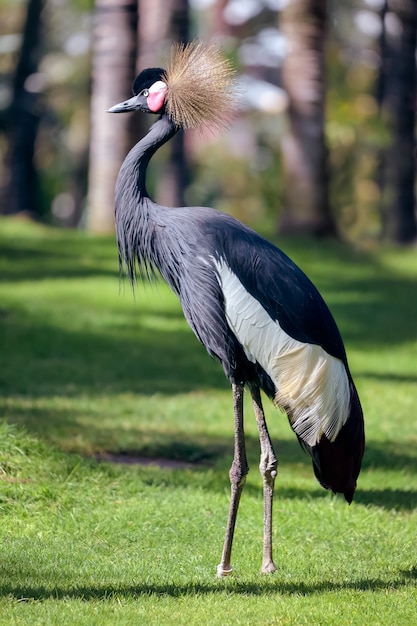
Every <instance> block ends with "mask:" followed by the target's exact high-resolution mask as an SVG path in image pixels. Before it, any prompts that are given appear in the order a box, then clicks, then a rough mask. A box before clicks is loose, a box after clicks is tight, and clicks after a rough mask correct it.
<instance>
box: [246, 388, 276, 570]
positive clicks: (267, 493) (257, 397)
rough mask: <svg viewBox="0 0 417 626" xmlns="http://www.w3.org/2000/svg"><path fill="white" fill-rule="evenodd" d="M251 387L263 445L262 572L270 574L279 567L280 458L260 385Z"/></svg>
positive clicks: (260, 466) (261, 469) (260, 439)
mask: <svg viewBox="0 0 417 626" xmlns="http://www.w3.org/2000/svg"><path fill="white" fill-rule="evenodd" d="M249 389H250V392H251V396H252V402H253V408H254V411H255V417H256V422H257V424H258V430H259V441H260V445H261V460H260V463H259V470H260V472H261V474H262V478H263V483H264V545H263V555H262V567H261V573H262V574H269V573H271V572H275V571H276V569H277V568H276V567H275V564H274V561H273V558H272V504H273V499H274V484H275V478H276V475H277V473H278V460H277V458H276V456H275V452H274V449H273V447H272V442H271V438H270V436H269V432H268V427H267V425H266V420H265V414H264V410H263V407H262V400H261V393H260V391H259V387H258V386H257V385H249Z"/></svg>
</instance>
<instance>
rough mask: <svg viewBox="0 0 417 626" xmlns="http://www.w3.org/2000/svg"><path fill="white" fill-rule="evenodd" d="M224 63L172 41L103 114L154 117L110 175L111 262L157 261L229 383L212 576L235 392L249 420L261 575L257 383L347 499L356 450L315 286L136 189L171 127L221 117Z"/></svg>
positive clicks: (340, 372)
mask: <svg viewBox="0 0 417 626" xmlns="http://www.w3.org/2000/svg"><path fill="white" fill-rule="evenodd" d="M232 84H233V71H232V70H231V67H230V65H229V63H228V62H227V61H226V60H225V59H224V58H223V57H222V55H221V53H220V52H219V51H218V50H217V49H216V48H214V47H212V46H206V45H204V44H202V43H196V42H194V43H191V44H189V45H187V46H174V47H173V53H172V57H171V61H170V65H169V67H168V69H167V70H163V69H161V68H151V69H146V70H144V71H142V72H141V73H140V74H139V76H138V77H137V78H136V80H135V82H134V86H133V93H134V96H133V97H132V98H130V99H129V100H127V101H126V102H122V103H120V104H117V105H115V106H114V107H112V108H111V109H110V112H111V113H122V112H127V111H143V112H145V113H156V114H157V115H159V119H158V120H157V121H156V122H155V124H154V125H153V126H152V127H151V128H150V130H149V132H148V133H147V135H146V136H145V137H144V138H143V139H142V140H141V141H139V143H137V144H136V146H135V147H134V148H133V149H132V150H131V151H130V152H129V154H128V155H127V157H126V159H125V161H124V163H123V165H122V167H121V169H120V173H119V176H118V179H117V183H116V194H115V204H116V233H117V243H118V248H119V260H120V264H121V268H122V269H125V270H126V271H127V274H128V276H129V278H130V280H131V281H132V283H134V281H135V279H136V276H137V273H138V271H140V269H141V268H144V269H145V272H146V273H147V274H148V276H150V275H152V273H153V272H154V271H155V270H157V271H159V272H160V274H161V275H162V277H163V278H164V279H165V281H166V282H167V283H168V285H169V286H170V287H171V289H172V290H173V291H174V293H175V294H176V295H177V296H178V298H179V300H180V303H181V306H182V309H183V312H184V316H185V319H186V320H187V322H188V324H189V325H190V327H191V328H192V330H193V331H194V333H195V335H196V336H197V338H198V339H199V341H200V342H201V343H202V344H203V345H204V346H205V348H206V350H207V351H208V353H209V354H210V355H212V356H214V357H216V358H217V359H218V360H219V361H220V363H221V364H222V366H223V369H224V372H225V374H226V377H227V378H228V379H229V381H230V383H231V385H232V391H233V409H234V429H235V439H234V457H233V462H232V466H231V469H230V474H229V475H230V482H231V500H230V509H229V516H228V521H227V527H226V535H225V540H224V547H223V553H222V557H221V561H220V564H219V566H218V568H217V575H218V576H219V577H221V576H225V575H227V574H229V573H230V572H231V571H232V566H231V551H232V541H233V533H234V528H235V522H236V516H237V511H238V506H239V500H240V496H241V493H242V489H243V486H244V483H245V479H246V475H247V473H248V469H249V468H248V462H247V458H246V451H245V438H244V430H243V393H244V389H245V387H247V388H248V389H249V391H250V394H251V396H252V401H253V407H254V411H255V417H256V421H257V425H258V429H259V439H260V448H261V457H260V466H259V467H260V471H261V474H262V477H263V485H264V547H263V558H262V568H261V572H262V573H268V572H273V571H275V569H276V567H275V565H274V561H273V558H272V501H273V491H274V481H275V477H276V475H277V468H278V461H277V458H276V455H275V453H274V450H273V447H272V443H271V439H270V436H269V433H268V428H267V424H266V421H265V416H264V411H263V408H262V402H261V393H260V392H261V390H263V391H264V392H265V394H266V395H267V396H268V397H269V398H271V399H272V400H273V402H274V403H275V404H276V405H277V406H278V407H279V408H281V409H283V410H285V411H286V413H287V415H288V419H289V423H290V426H291V428H292V430H293V431H294V432H295V434H296V436H297V438H298V440H299V442H300V444H301V446H302V447H303V448H304V450H305V451H306V452H308V453H309V454H310V456H311V458H312V462H313V469H314V473H315V475H316V478H317V480H318V481H319V483H320V484H321V485H322V486H323V487H324V488H325V489H330V490H331V491H333V492H335V493H342V494H344V496H345V498H346V500H347V501H348V502H349V503H350V502H351V501H352V498H353V494H354V492H355V489H356V480H357V477H358V475H359V471H360V467H361V462H362V457H363V452H364V425H363V415H362V409H361V404H360V401H359V397H358V394H357V392H356V388H355V385H354V383H353V380H352V376H351V374H350V371H349V367H348V363H347V359H346V353H345V349H344V345H343V341H342V339H341V336H340V333H339V330H338V328H337V326H336V323H335V321H334V319H333V317H332V315H331V313H330V311H329V309H328V308H327V306H326V304H325V303H324V301H323V299H322V297H321V296H320V294H319V293H318V291H317V289H316V288H315V287H314V285H313V284H312V283H311V282H310V280H309V279H308V278H307V277H306V276H305V274H304V273H303V272H302V271H301V270H300V269H299V268H298V267H297V266H296V265H295V264H294V263H293V262H292V261H291V260H290V259H289V258H288V257H287V256H286V255H285V254H284V253H283V252H282V251H281V250H279V249H278V248H276V247H275V246H274V245H272V244H271V243H269V242H268V241H267V240H265V239H263V238H262V237H261V236H260V235H258V234H257V233H256V232H254V231H253V230H251V229H250V228H248V227H247V226H244V225H243V224H242V223H241V222H239V221H237V220H236V219H234V218H233V217H231V216H229V215H225V214H224V213H220V212H219V211H217V210H215V209H211V208H206V207H181V208H168V207H165V206H160V205H158V204H156V203H155V202H153V201H152V200H151V198H150V197H149V195H148V193H147V191H146V184H145V177H146V170H147V166H148V163H149V160H150V159H151V157H152V155H153V154H154V153H155V152H156V150H157V149H158V148H159V147H160V146H162V145H163V144H164V143H165V142H167V141H168V140H169V139H171V138H172V137H173V136H174V135H175V133H177V132H178V131H179V130H180V129H184V128H185V129H187V128H198V127H201V126H202V125H208V126H211V127H213V126H214V127H216V126H217V127H220V126H221V125H222V124H223V122H224V121H225V120H226V121H227V120H228V119H230V113H231V111H232V109H233V103H234V102H233V101H234V96H233V90H232V88H231V87H232Z"/></svg>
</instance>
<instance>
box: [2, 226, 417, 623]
mask: <svg viewBox="0 0 417 626" xmlns="http://www.w3.org/2000/svg"><path fill="white" fill-rule="evenodd" d="M282 245H283V247H284V248H285V250H286V251H287V252H288V253H289V254H290V255H291V256H292V257H293V258H294V259H295V260H296V261H297V262H298V263H299V264H300V265H301V266H302V267H303V269H304V270H305V271H306V272H307V273H308V274H309V275H310V277H311V278H312V279H313V280H314V282H315V283H316V284H317V286H318V287H319V288H320V290H321V291H322V293H323V295H324V296H325V299H326V300H327V302H328V304H329V305H330V308H331V309H332V311H333V313H334V315H335V317H336V320H337V322H338V324H339V326H340V328H341V331H342V334H343V336H344V338H345V341H346V346H347V351H348V356H349V360H350V364H351V368H352V371H353V375H354V378H355V380H356V382H357V385H358V389H359V393H360V396H361V399H362V402H363V405H364V411H365V418H366V434H367V449H366V455H365V459H364V466H363V471H362V473H361V476H360V478H359V485H358V491H357V493H356V496H355V500H354V503H353V504H352V505H351V506H350V507H348V506H347V505H346V503H344V501H343V500H342V499H340V498H335V497H333V496H332V495H331V494H328V493H327V492H325V491H323V490H322V489H321V488H320V487H319V485H318V484H317V483H316V482H315V480H314V477H313V473H312V470H311V467H310V462H309V459H308V458H307V457H306V456H305V455H303V453H302V451H301V449H300V448H299V446H298V444H297V442H296V440H295V438H294V437H293V435H292V433H291V431H290V429H289V426H288V424H287V421H286V418H285V417H284V416H283V415H280V414H279V413H278V412H277V411H275V410H274V409H273V408H272V407H271V406H270V405H269V403H267V402H266V409H267V414H268V421H269V424H270V429H271V434H272V436H273V439H274V442H275V444H276V449H277V452H278V454H279V459H280V473H279V477H278V480H277V490H276V500H275V509H274V541H275V560H276V563H277V565H278V567H279V570H278V572H276V574H274V575H272V576H266V577H265V576H264V577H262V576H260V575H259V568H260V561H261V547H262V494H261V479H260V476H259V473H258V471H257V464H258V447H259V446H258V442H257V435H256V426H255V424H254V423H253V422H254V420H253V418H252V413H251V407H250V402H247V404H246V408H247V421H246V431H247V439H248V452H249V461H250V465H251V472H250V474H249V477H248V481H247V485H246V487H245V491H244V494H243V498H242V503H241V510H240V514H239V518H238V523H237V529H236V537H235V545H234V553H233V564H234V568H235V571H234V574H233V576H232V577H230V578H227V579H224V580H217V579H216V578H215V571H216V565H217V563H218V562H219V559H220V552H221V547H222V542H223V533H224V526H225V522H226V516H227V508H228V493H229V483H228V469H229V465H230V462H231V455H232V443H233V432H232V431H233V420H232V413H231V393H230V389H229V386H228V383H227V381H226V380H225V379H224V376H223V373H222V371H221V368H220V367H219V365H218V364H217V363H216V362H214V361H213V360H211V359H210V358H209V357H208V356H207V355H206V353H205V351H204V349H203V348H202V347H201V346H200V345H199V344H198V342H197V341H196V339H195V338H194V336H193V334H192V333H191V331H190V330H189V329H188V327H187V325H186V324H185V322H184V320H183V317H182V313H181V311H180V308H179V305H178V303H177V301H176V299H175V298H174V297H173V296H172V295H171V294H170V293H169V292H168V290H167V289H166V288H165V286H163V285H158V287H157V289H152V288H149V287H148V288H145V289H143V288H142V287H140V288H139V289H138V290H137V293H136V297H135V298H134V297H133V296H132V294H131V291H130V288H129V286H128V285H122V286H121V287H120V288H119V282H118V269H117V259H116V251H115V244H114V241H113V239H112V238H109V239H107V238H92V237H88V236H87V235H84V234H81V233H74V232H63V231H56V230H53V229H46V228H43V227H40V226H34V225H32V224H27V223H25V222H20V221H17V220H10V219H3V220H1V221H0V349H1V359H0V390H1V397H0V418H1V423H0V515H1V518H0V519H1V524H0V533H1V540H0V624H1V625H2V626H3V624H5V625H6V624H7V625H8V624H31V625H38V624H48V625H49V624H54V625H55V624H56V625H59V626H61V625H63V626H65V625H67V624H74V625H77V626H78V625H80V626H82V625H86V626H87V625H88V626H94V625H95V624H97V625H98V626H102V625H104V624H117V625H118V626H119V625H122V626H123V625H125V624H126V625H127V624H129V625H130V624H152V625H153V624H155V625H165V624H166V625H171V624H179V625H182V624H184V625H189V624H196V625H197V624H202V625H206V624H207V625H220V624H222V625H223V624H248V625H249V624H251V625H252V624H260V625H261V624H262V625H264V624H265V625H266V624H280V625H281V624H285V625H286V624H297V625H298V624H323V625H328V624H337V625H339V624H340V625H342V624H343V625H345V624H366V625H374V624H384V625H385V624H386V625H390V626H391V625H392V624H396V625H402V624H404V625H410V624H417V612H416V606H417V603H416V600H417V593H416V581H417V551H416V537H417V510H416V509H417V420H416V407H417V384H416V383H417V296H416V293H417V255H416V251H415V250H391V249H385V250H381V251H376V252H373V253H364V252H361V253H359V252H355V251H353V250H351V249H349V248H346V247H344V246H341V245H339V244H337V243H324V242H321V243H318V242H311V241H289V242H282ZM109 453H110V454H118V455H121V456H123V455H126V457H127V456H129V457H131V456H140V457H150V458H164V459H169V460H176V461H182V462H185V463H186V464H187V465H186V466H184V467H182V466H179V467H178V468H175V469H170V468H161V467H158V466H157V465H134V464H112V463H108V462H103V461H100V460H98V458H99V457H100V456H101V457H103V456H104V455H106V454H109ZM127 460H128V459H127Z"/></svg>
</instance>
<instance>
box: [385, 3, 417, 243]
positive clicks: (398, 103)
mask: <svg viewBox="0 0 417 626" xmlns="http://www.w3.org/2000/svg"><path fill="white" fill-rule="evenodd" d="M382 18H383V24H384V27H383V36H382V40H381V57H382V70H381V77H380V85H379V94H378V95H379V103H380V107H381V112H382V114H383V115H384V116H385V117H386V118H387V122H388V126H389V128H390V129H391V131H392V142H391V145H390V147H389V148H388V150H386V151H385V153H384V154H383V157H382V162H381V168H380V183H381V187H382V228H383V236H384V237H385V239H388V240H390V241H392V242H395V243H401V244H407V243H412V242H414V241H415V240H416V237H417V221H416V212H415V209H416V207H415V202H416V198H415V189H414V184H415V174H416V163H417V158H416V135H415V122H416V117H415V105H416V96H417V75H416V57H415V55H416V45H417V2H416V1H415V0H390V1H389V2H385V5H384V9H383V13H382Z"/></svg>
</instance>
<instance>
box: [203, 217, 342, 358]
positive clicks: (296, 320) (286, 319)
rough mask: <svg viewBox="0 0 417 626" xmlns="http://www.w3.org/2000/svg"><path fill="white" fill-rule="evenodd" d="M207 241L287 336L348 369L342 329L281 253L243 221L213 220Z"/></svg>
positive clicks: (296, 267)
mask: <svg viewBox="0 0 417 626" xmlns="http://www.w3.org/2000/svg"><path fill="white" fill-rule="evenodd" d="M206 227H207V229H208V232H207V233H206V237H207V238H208V240H209V241H210V240H211V247H212V249H213V252H214V253H215V254H216V255H217V256H218V257H219V258H220V257H222V258H223V259H224V260H225V261H226V262H227V264H228V266H229V268H230V269H231V270H232V272H233V273H234V274H236V276H237V277H238V278H239V280H240V282H241V283H242V284H243V286H244V287H245V289H246V290H247V291H248V293H250V294H251V295H252V296H253V297H254V298H256V299H257V300H258V302H260V304H261V305H262V306H263V308H264V309H265V310H266V311H267V312H268V314H269V315H270V316H271V318H272V319H274V320H277V321H278V322H279V324H280V325H281V327H282V328H283V330H284V331H285V332H286V333H287V334H288V335H290V336H291V337H293V338H294V339H297V340H299V341H302V342H305V343H312V344H318V345H320V346H322V347H323V348H324V350H326V352H328V353H329V354H331V355H332V356H335V357H337V358H339V359H341V360H342V361H343V362H344V363H345V364H346V353H345V349H344V346H343V341H342V338H341V335H340V332H339V330H338V328H337V325H336V323H335V321H334V319H333V316H332V315H331V313H330V311H329V309H328V307H327V305H326V304H325V302H324V300H323V298H322V297H321V295H320V293H319V292H318V291H317V289H316V287H314V285H313V284H312V282H311V281H310V280H309V279H308V278H307V276H306V275H305V274H304V273H303V272H302V270H301V269H300V268H299V267H298V266H297V265H295V263H294V262H293V261H291V259H289V258H288V257H287V256H286V255H285V254H284V253H283V252H282V251H281V250H279V249H278V248H277V247H275V246H274V245H273V244H271V243H270V242H269V241H267V240H266V239H264V238H263V237H261V236H260V235H258V234H257V233H256V232H254V231H252V230H251V229H249V228H247V227H246V226H244V225H243V224H241V223H240V222H238V221H237V220H235V219H233V218H232V217H230V216H225V215H223V214H221V213H217V212H216V213H215V214H211V215H210V220H209V221H208V223H207V225H206Z"/></svg>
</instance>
